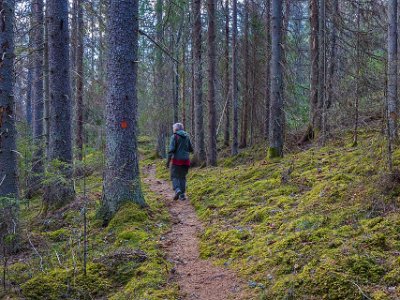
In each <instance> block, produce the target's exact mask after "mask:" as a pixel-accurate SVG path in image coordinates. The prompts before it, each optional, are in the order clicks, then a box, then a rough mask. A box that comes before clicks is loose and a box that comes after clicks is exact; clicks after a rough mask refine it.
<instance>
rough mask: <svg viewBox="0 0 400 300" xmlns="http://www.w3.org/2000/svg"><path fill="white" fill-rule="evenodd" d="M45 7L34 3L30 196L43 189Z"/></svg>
mask: <svg viewBox="0 0 400 300" xmlns="http://www.w3.org/2000/svg"><path fill="white" fill-rule="evenodd" d="M43 9H44V5H43V0H33V1H32V48H33V56H32V58H33V66H32V67H33V71H32V75H33V76H32V102H33V141H34V144H35V153H34V154H33V162H32V177H31V182H30V192H29V193H28V196H32V194H34V193H36V192H38V190H39V189H40V187H41V182H40V181H41V179H42V177H43V172H44V166H43V158H44V155H43V154H44V153H43V149H44V143H43V142H44V139H43V137H44V128H43V125H44V121H43V117H44V98H43V92H44V90H43V58H44V56H43V46H44V40H43V38H44V12H43Z"/></svg>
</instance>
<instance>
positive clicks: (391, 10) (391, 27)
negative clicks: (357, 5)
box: [387, 0, 398, 171]
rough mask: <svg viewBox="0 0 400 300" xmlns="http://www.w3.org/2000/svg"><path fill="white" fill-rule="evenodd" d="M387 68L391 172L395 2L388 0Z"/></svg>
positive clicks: (395, 115) (395, 135) (394, 115)
mask: <svg viewBox="0 0 400 300" xmlns="http://www.w3.org/2000/svg"><path fill="white" fill-rule="evenodd" d="M388 14H389V15H388V22H389V26H388V40H387V45H388V46H387V47H388V59H387V60H388V67H387V78H388V79H387V120H388V135H389V138H388V143H389V147H388V148H389V168H390V171H392V169H393V166H392V163H391V161H392V148H393V143H394V141H395V140H397V138H398V132H397V130H398V125H397V122H398V111H397V110H398V108H397V76H398V75H397V71H398V70H397V39H398V33H397V0H389V7H388Z"/></svg>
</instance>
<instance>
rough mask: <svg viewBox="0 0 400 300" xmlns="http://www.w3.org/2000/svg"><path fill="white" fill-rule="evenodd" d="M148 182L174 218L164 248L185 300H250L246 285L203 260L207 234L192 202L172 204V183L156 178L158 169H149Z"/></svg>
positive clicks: (220, 268) (231, 274)
mask: <svg viewBox="0 0 400 300" xmlns="http://www.w3.org/2000/svg"><path fill="white" fill-rule="evenodd" d="M144 173H145V174H147V177H146V179H144V182H145V183H147V184H148V185H149V188H150V190H151V191H152V192H153V193H157V194H159V195H161V196H162V199H163V200H164V201H165V205H166V206H167V207H168V210H169V212H170V215H171V223H172V226H171V229H170V231H169V232H168V233H167V234H166V235H165V237H164V238H165V239H164V241H163V246H164V247H165V249H166V253H167V256H168V260H169V261H170V262H172V263H173V264H174V269H172V271H171V276H172V279H173V280H174V281H176V283H177V284H178V286H179V289H180V293H181V295H182V297H183V299H188V300H195V299H208V300H222V299H249V297H250V296H249V295H248V294H247V293H246V290H245V286H246V285H245V283H244V282H243V280H241V279H239V278H238V277H237V275H236V274H235V273H234V272H233V271H232V270H229V269H227V268H223V267H218V266H215V265H213V264H212V262H211V261H209V260H204V259H201V258H200V252H199V243H200V241H199V237H198V236H199V235H200V234H201V233H202V232H203V231H204V227H203V225H202V223H201V222H200V221H199V219H198V217H197V216H196V212H195V210H194V208H193V206H192V205H191V204H190V202H189V201H188V200H186V201H174V200H172V199H171V198H172V193H171V187H170V185H169V184H168V182H166V181H164V180H160V179H157V178H156V168H155V165H153V164H151V165H148V166H146V167H145V170H144Z"/></svg>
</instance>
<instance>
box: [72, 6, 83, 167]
mask: <svg viewBox="0 0 400 300" xmlns="http://www.w3.org/2000/svg"><path fill="white" fill-rule="evenodd" d="M76 1H77V17H76V18H77V20H76V22H77V28H76V31H77V33H76V34H77V37H76V38H77V40H76V57H75V58H74V59H75V66H76V77H75V78H76V81H75V83H76V100H75V122H76V135H75V147H76V150H77V156H76V157H77V159H78V160H82V154H83V153H82V152H83V125H84V121H83V115H84V113H83V111H84V104H83V96H84V95H83V93H84V91H83V82H84V76H85V75H84V72H83V51H84V48H83V35H84V23H83V0H76Z"/></svg>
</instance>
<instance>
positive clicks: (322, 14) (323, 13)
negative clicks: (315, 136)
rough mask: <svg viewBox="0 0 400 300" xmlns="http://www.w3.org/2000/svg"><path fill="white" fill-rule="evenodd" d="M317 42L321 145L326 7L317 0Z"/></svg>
mask: <svg viewBox="0 0 400 300" xmlns="http://www.w3.org/2000/svg"><path fill="white" fill-rule="evenodd" d="M318 22H319V25H318V29H319V31H318V35H319V37H318V40H319V64H318V67H319V76H318V108H317V111H318V116H317V126H316V129H317V131H318V132H320V137H321V141H322V143H324V140H325V134H326V133H325V131H324V129H325V128H324V118H325V116H324V114H325V111H324V107H325V100H326V99H325V96H326V90H325V88H326V5H325V0H319V13H318Z"/></svg>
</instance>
